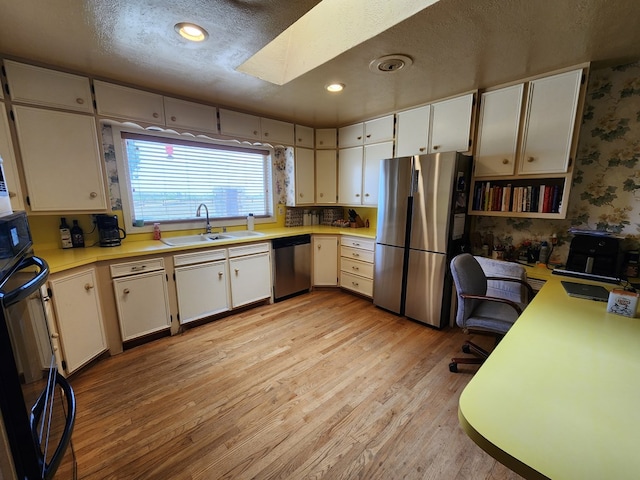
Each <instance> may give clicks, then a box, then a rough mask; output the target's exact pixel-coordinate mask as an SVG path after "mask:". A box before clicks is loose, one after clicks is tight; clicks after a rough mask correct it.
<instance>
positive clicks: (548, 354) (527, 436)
mask: <svg viewBox="0 0 640 480" xmlns="http://www.w3.org/2000/svg"><path fill="white" fill-rule="evenodd" d="M560 280H572V281H578V282H583V280H576V279H567V278H564V277H558V276H550V278H549V280H548V281H547V283H546V284H545V285H544V287H543V288H542V289H541V290H540V292H539V293H538V295H537V296H536V297H535V299H534V300H533V302H531V304H530V305H529V307H528V308H527V309H526V310H525V311H524V313H523V314H522V316H521V317H520V318H519V319H518V321H517V322H516V323H515V325H514V326H513V327H512V328H511V330H510V331H509V333H508V334H507V335H506V336H505V338H504V339H503V340H502V342H500V344H499V345H498V346H497V347H496V349H495V350H494V351H493V353H492V354H491V356H490V357H489V359H488V360H487V361H486V362H485V364H484V365H483V366H482V367H481V368H480V369H479V370H478V372H477V373H476V374H475V376H474V377H473V379H472V380H471V382H469V384H468V385H467V387H466V388H465V390H464V391H463V392H462V395H461V397H460V404H459V411H458V416H459V419H460V424H461V425H462V427H463V428H464V430H465V431H466V433H467V434H468V435H469V436H470V437H471V438H472V439H473V440H474V441H475V442H476V443H477V444H478V445H479V446H480V447H482V448H483V449H484V450H485V451H487V452H488V453H489V454H490V455H492V456H493V457H495V458H496V459H498V460H499V461H500V462H502V463H504V464H505V465H507V466H508V467H510V468H512V469H513V470H514V471H516V472H518V473H520V474H521V475H523V476H524V477H526V478H545V477H548V478H552V479H558V480H560V479H572V480H573V479H581V480H584V479H609V478H611V479H614V478H615V479H616V480H620V479H625V478H629V479H631V478H633V479H637V478H640V446H639V445H640V318H627V317H623V316H619V315H614V314H609V313H606V303H603V302H594V301H591V300H580V299H576V298H571V297H569V296H567V295H566V293H565V291H564V289H563V288H562V285H560ZM584 283H589V282H587V281H584ZM603 285H604V286H605V287H607V288H608V289H611V288H612V286H611V285H606V284H603Z"/></svg>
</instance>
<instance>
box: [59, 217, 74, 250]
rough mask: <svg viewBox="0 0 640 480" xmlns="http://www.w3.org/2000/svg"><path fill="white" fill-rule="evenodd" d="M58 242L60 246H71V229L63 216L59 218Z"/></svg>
mask: <svg viewBox="0 0 640 480" xmlns="http://www.w3.org/2000/svg"><path fill="white" fill-rule="evenodd" d="M58 228H59V230H60V243H61V244H62V248H73V242H72V241H71V230H70V229H69V224H68V223H67V219H66V218H65V217H62V218H60V227H58Z"/></svg>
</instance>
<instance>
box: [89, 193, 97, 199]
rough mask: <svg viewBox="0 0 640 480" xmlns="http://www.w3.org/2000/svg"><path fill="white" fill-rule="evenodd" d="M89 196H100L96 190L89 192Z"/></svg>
mask: <svg viewBox="0 0 640 480" xmlns="http://www.w3.org/2000/svg"><path fill="white" fill-rule="evenodd" d="M89 196H90V197H91V198H96V197H97V196H98V194H97V193H96V192H91V193H90V194H89Z"/></svg>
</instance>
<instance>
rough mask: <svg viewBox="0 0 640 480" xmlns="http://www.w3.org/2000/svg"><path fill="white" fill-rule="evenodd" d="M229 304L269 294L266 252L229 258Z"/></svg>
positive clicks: (242, 303)
mask: <svg viewBox="0 0 640 480" xmlns="http://www.w3.org/2000/svg"><path fill="white" fill-rule="evenodd" d="M229 275H230V277H231V304H232V306H233V307H234V308H236V307H240V306H242V305H247V304H249V303H253V302H257V301H259V300H264V299H265V298H269V297H270V296H271V264H270V262H269V254H268V253H259V254H257V255H247V256H246V257H237V258H232V259H230V260H229Z"/></svg>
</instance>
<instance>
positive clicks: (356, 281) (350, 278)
mask: <svg viewBox="0 0 640 480" xmlns="http://www.w3.org/2000/svg"><path fill="white" fill-rule="evenodd" d="M340 286H341V287H344V288H348V289H349V290H353V291H354V292H358V293H361V294H362V295H366V296H368V297H371V296H373V280H371V279H370V278H364V277H359V276H358V275H352V274H351V273H347V272H340Z"/></svg>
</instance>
